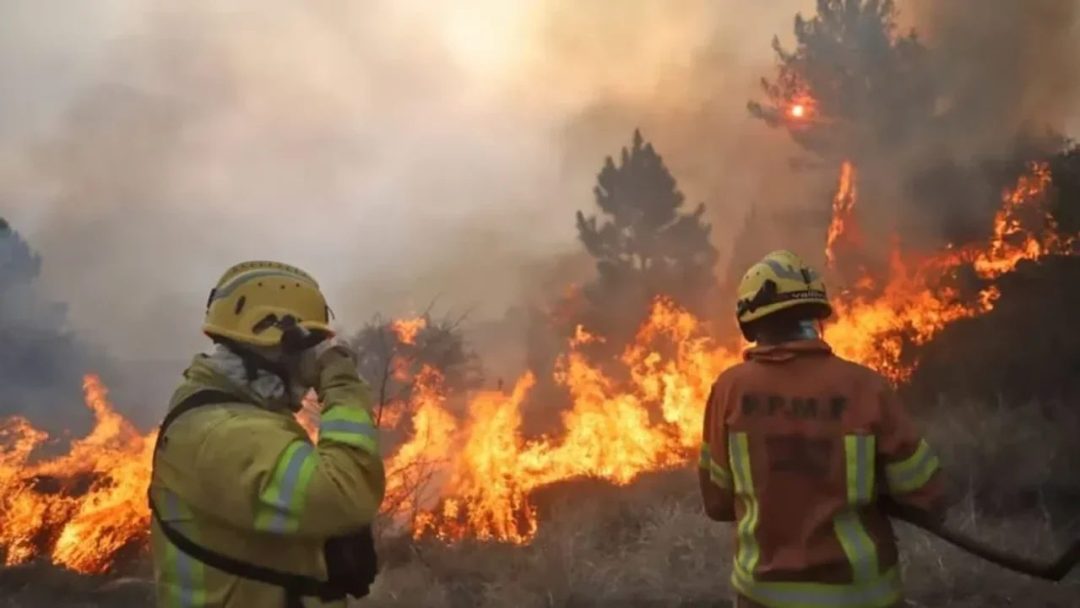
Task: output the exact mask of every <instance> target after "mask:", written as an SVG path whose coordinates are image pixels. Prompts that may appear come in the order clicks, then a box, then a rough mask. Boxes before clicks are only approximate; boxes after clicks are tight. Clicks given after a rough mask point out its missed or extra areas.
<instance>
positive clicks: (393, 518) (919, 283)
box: [0, 163, 1076, 572]
mask: <svg viewBox="0 0 1080 608" xmlns="http://www.w3.org/2000/svg"><path fill="white" fill-rule="evenodd" d="M845 165H846V167H847V168H843V167H842V169H841V180H840V182H841V186H840V188H839V191H838V194H837V197H836V199H835V200H834V205H833V211H834V214H835V217H834V221H833V226H835V227H836V228H835V230H834V229H833V227H830V231H829V233H828V235H827V240H826V250H827V251H828V250H829V249H830V248H831V247H832V246H833V245H835V244H836V243H837V242H839V241H838V239H840V238H841V237H842V236H843V235H845V234H850V230H851V223H850V220H851V219H852V217H853V216H852V210H853V208H854V201H855V168H854V167H853V166H851V165H850V163H845ZM845 175H846V176H847V177H845ZM1050 177H1051V176H1050V172H1049V168H1048V167H1047V166H1046V165H1045V164H1041V163H1040V164H1034V165H1032V166H1031V167H1030V168H1029V171H1028V173H1027V174H1025V175H1024V176H1022V177H1021V178H1019V180H1018V181H1017V183H1016V185H1015V186H1014V187H1013V188H1010V189H1008V190H1006V191H1005V192H1004V193H1003V197H1002V206H1001V208H1000V210H999V211H998V213H997V214H996V216H995V218H994V225H993V230H992V233H991V235H990V237H989V239H988V240H987V241H986V242H985V243H981V244H973V245H968V246H965V247H948V248H946V249H945V250H943V251H940V252H934V253H930V254H926V253H919V252H912V251H905V249H904V247H903V245H902V243H901V242H900V241H899V240H898V239H894V241H893V247H892V252H891V255H890V260H889V269H888V271H887V273H885V276H883V277H875V276H870V275H869V274H867V275H864V276H861V277H859V278H858V279H857V280H855V281H854V282H853V284H852V286H851V287H850V288H849V289H847V290H845V291H843V292H841V293H840V294H839V295H838V296H836V297H834V307H835V310H836V315H835V319H834V320H833V321H832V322H830V323H829V324H828V325H827V326H826V328H825V337H826V340H827V341H828V342H829V343H830V344H831V345H832V346H833V348H834V350H835V351H836V352H837V353H838V354H840V355H841V356H843V357H845V358H848V359H851V360H854V361H858V362H861V363H864V364H866V365H869V366H870V367H873V368H874V369H877V370H878V371H880V372H881V373H883V374H885V375H887V376H888V377H889V378H891V379H893V380H894V381H896V382H901V381H903V380H905V379H906V378H908V377H909V376H910V374H911V372H912V371H913V370H914V368H915V365H916V364H917V361H912V360H910V359H906V358H905V356H906V352H907V350H908V349H906V346H907V345H909V344H921V343H925V342H927V341H929V340H932V339H933V338H934V336H936V335H937V334H938V333H939V332H940V331H941V330H942V329H944V328H945V327H947V326H948V325H949V324H950V323H953V322H955V321H957V320H959V319H963V318H967V317H972V316H976V315H980V314H984V313H986V312H987V311H989V310H991V309H992V308H993V307H994V305H995V303H996V301H997V298H998V297H999V295H1000V292H999V291H998V288H997V287H996V286H995V285H994V283H993V281H994V279H996V278H997V277H999V276H1001V275H1002V274H1004V273H1007V272H1009V271H1011V270H1012V269H1014V268H1015V267H1016V266H1017V265H1018V264H1019V263H1020V262H1021V261H1022V260H1038V259H1040V258H1042V257H1044V256H1047V255H1072V254H1075V253H1076V238H1075V237H1074V236H1062V235H1060V234H1059V232H1058V227H1057V226H1056V225H1055V224H1054V223H1053V220H1052V218H1051V217H1050V215H1049V214H1048V213H1047V211H1046V209H1045V203H1046V193H1047V191H1048V188H1049V186H1050ZM845 184H847V185H846V186H845ZM837 201H840V202H837ZM837 218H839V219H837ZM844 238H846V237H844ZM962 267H971V268H973V269H974V270H975V273H976V275H977V276H979V277H980V278H981V279H983V280H984V281H986V284H985V285H983V286H982V287H981V288H980V289H977V290H975V291H974V293H970V294H965V292H964V290H962V289H960V288H959V287H957V286H956V283H957V277H958V270H959V269H960V268H962ZM425 323H426V321H423V320H422V319H420V320H406V321H402V322H395V323H394V324H393V327H394V331H395V332H397V335H398V337H399V338H400V339H401V340H402V341H403V342H407V343H410V341H412V340H415V338H416V336H417V334H418V332H419V331H420V330H421V329H422V328H423V327H424V326H425ZM602 340H603V337H602V336H596V335H593V334H591V333H589V332H588V331H587V329H586V328H584V327H578V328H577V329H576V330H575V332H574V333H573V335H572V336H571V337H570V338H569V339H568V340H567V346H566V351H565V352H564V354H563V355H562V356H560V357H559V359H558V361H557V365H556V372H555V377H554V380H555V381H556V382H557V383H558V384H560V385H561V386H562V387H563V388H564V389H565V391H566V393H567V394H568V395H569V396H570V402H569V404H568V406H567V408H566V409H564V410H563V411H562V412H561V414H560V424H559V425H558V428H557V430H555V431H553V432H550V433H548V434H545V435H541V436H529V435H528V434H527V433H526V432H525V430H524V429H523V428H522V426H523V423H522V410H523V407H524V404H525V403H526V402H527V400H528V397H529V394H530V390H531V389H532V387H533V386H534V384H535V382H536V378H535V377H534V376H533V375H532V374H529V373H526V374H523V375H522V376H521V377H520V378H519V379H518V380H517V381H516V383H515V384H514V386H513V388H512V390H510V391H509V392H508V393H505V392H503V391H501V390H499V391H486V392H481V393H479V394H476V395H473V396H472V397H471V398H470V399H469V400H468V403H467V405H466V407H464V408H459V407H458V406H457V405H456V404H455V402H454V400H453V399H452V397H453V396H451V395H448V394H447V391H446V389H445V388H444V382H443V378H442V376H441V375H440V374H439V372H438V371H437V370H435V369H433V368H430V367H424V368H422V369H421V370H420V371H419V373H418V374H417V375H416V376H415V378H414V379H413V382H414V385H413V390H412V393H411V398H410V401H409V403H408V404H407V407H405V408H403V410H402V411H405V412H408V416H407V418H405V422H403V423H402V426H404V427H407V428H406V429H405V431H407V433H408V434H407V437H406V439H405V440H404V442H403V443H401V444H400V445H399V446H398V447H397V449H396V450H395V451H394V452H393V453H392V454H391V455H390V456H389V458H387V462H386V470H387V491H386V500H385V502H384V506H383V509H384V515H385V516H386V518H387V519H388V520H389V521H390V522H392V523H394V524H396V525H399V526H402V527H403V528H405V529H406V530H408V531H410V532H411V533H412V534H413V535H414V536H417V537H421V536H430V537H434V538H437V539H441V540H443V541H447V542H453V541H458V540H462V539H467V538H471V539H478V540H485V541H500V542H508V543H515V544H521V543H527V542H529V541H530V540H531V539H532V538H533V537H534V536H535V535H536V533H537V530H538V528H539V525H540V522H539V521H538V515H537V510H536V507H535V505H534V504H533V503H532V502H531V495H532V493H533V492H534V491H535V490H537V489H538V488H541V487H543V486H546V485H550V484H552V483H555V482H558V481H561V480H566V479H572V478H579V477H593V478H599V479H604V480H608V481H609V482H611V483H613V484H617V485H625V484H628V483H630V482H632V481H633V480H634V479H635V478H637V477H638V476H639V475H641V474H642V473H645V472H648V471H655V470H658V469H664V468H670V467H678V466H685V464H686V462H687V461H688V459H691V458H693V455H694V451H695V449H696V446H697V444H698V442H699V441H700V437H701V435H700V432H701V430H700V421H701V418H702V415H703V410H704V406H705V401H706V399H707V396H708V393H709V390H710V387H711V384H712V382H713V380H714V379H715V378H716V376H717V375H718V374H719V373H720V372H721V371H723V370H724V369H725V368H727V367H729V366H731V365H733V364H735V363H736V362H738V361H739V359H740V347H741V346H742V345H740V344H737V343H725V342H720V341H718V340H717V339H716V338H715V337H713V336H712V335H710V332H709V331H708V330H707V328H706V327H705V326H704V325H703V323H702V322H701V321H700V320H699V319H697V318H696V317H694V316H693V315H692V314H690V313H688V312H686V311H685V310H682V309H681V308H679V307H678V306H677V305H676V304H675V303H674V302H672V301H671V300H669V299H666V298H659V299H657V300H656V301H655V302H654V304H653V306H652V308H651V310H650V313H649V315H648V317H647V318H646V319H645V321H644V322H643V324H642V326H641V327H640V329H639V331H638V333H637V334H636V336H635V339H634V340H633V341H632V342H631V343H630V345H629V346H627V347H626V348H625V350H624V351H623V353H622V355H621V356H620V357H619V358H618V360H617V361H610V362H605V364H603V365H601V364H599V363H596V362H593V361H591V360H590V359H589V357H587V356H586V354H585V352H584V351H585V350H586V349H587V348H589V346H590V345H592V344H595V343H597V342H601V341H602ZM86 403H87V406H88V407H89V408H90V409H91V410H92V411H93V412H94V415H95V421H96V422H95V425H94V428H93V430H92V431H91V432H90V434H89V435H87V436H86V437H84V438H82V439H79V440H77V441H74V442H73V443H72V445H71V448H70V449H69V451H68V452H67V453H66V454H64V455H61V456H56V457H51V458H50V457H43V458H40V459H36V458H35V456H36V453H37V452H38V451H40V450H39V449H40V448H42V447H44V446H45V445H46V442H47V440H48V436H47V435H46V434H45V433H44V432H42V431H40V430H37V429H35V428H34V427H33V426H32V425H30V423H29V422H28V421H26V420H25V419H23V418H19V417H13V418H8V419H0V512H3V513H4V515H5V516H4V519H3V520H2V521H0V557H2V558H3V560H4V562H5V563H8V564H16V563H23V562H25V561H27V560H30V559H32V558H34V557H35V556H39V555H45V556H47V557H48V558H49V559H51V560H52V561H53V562H55V563H57V564H61V565H64V566H67V567H69V568H72V569H74V570H78V571H81V572H103V571H105V570H107V569H108V568H109V567H110V565H111V564H112V561H113V560H114V559H115V556H116V555H117V554H118V552H119V551H121V550H122V549H123V548H124V547H127V546H131V545H139V544H144V543H145V539H146V530H147V527H148V526H147V524H148V513H147V510H146V501H145V492H146V485H147V483H148V480H149V465H150V458H151V450H152V446H153V441H154V435H153V434H152V433H151V434H147V435H140V434H139V433H138V432H137V431H136V430H135V429H134V428H133V427H132V426H131V425H130V424H129V423H128V422H127V421H126V420H124V419H123V418H122V417H121V416H119V415H118V414H116V413H115V412H114V411H113V409H112V407H111V406H110V405H109V403H108V401H107V400H106V395H105V389H104V387H103V386H102V385H101V383H100V381H99V380H98V379H97V378H96V377H93V376H88V377H87V379H86ZM298 418H299V419H300V420H301V424H303V425H304V426H305V428H307V429H308V430H309V432H311V433H312V434H314V433H315V431H316V427H315V420H316V419H317V405H316V404H315V403H314V401H308V402H305V407H304V408H303V409H302V410H301V412H300V414H299V416H298Z"/></svg>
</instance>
